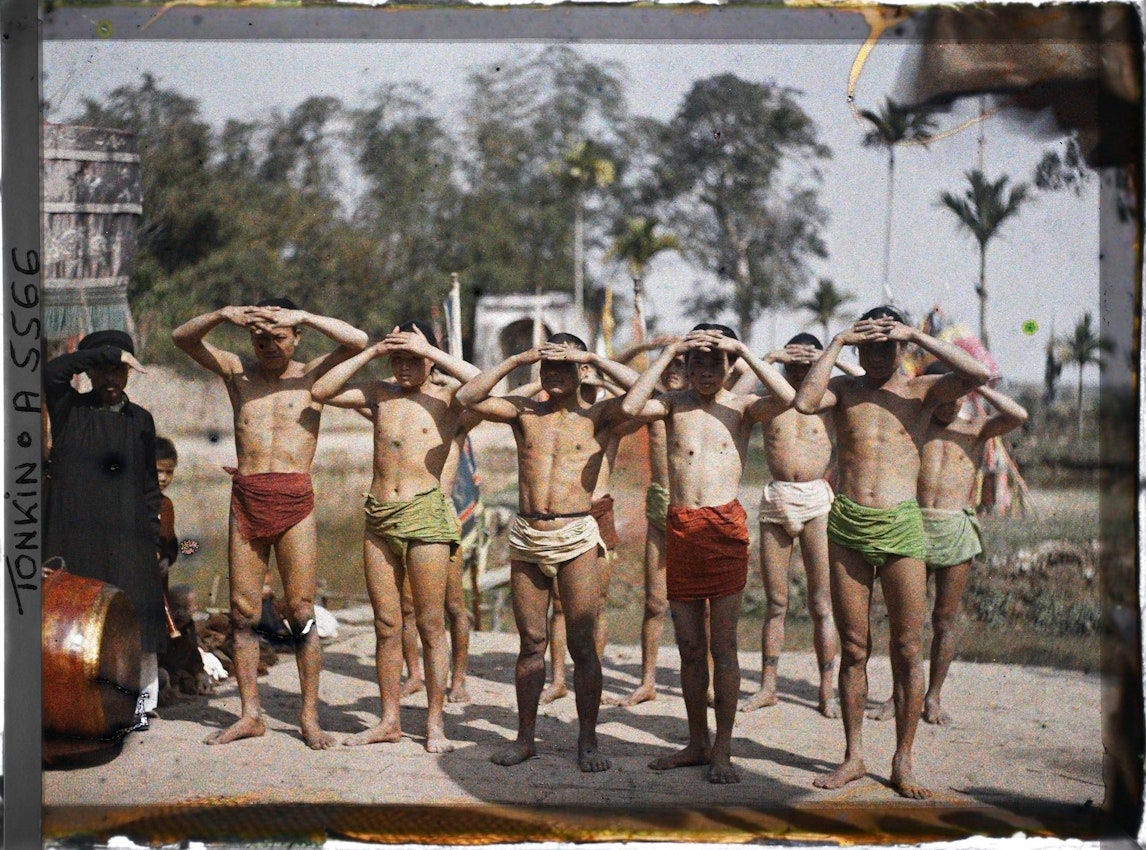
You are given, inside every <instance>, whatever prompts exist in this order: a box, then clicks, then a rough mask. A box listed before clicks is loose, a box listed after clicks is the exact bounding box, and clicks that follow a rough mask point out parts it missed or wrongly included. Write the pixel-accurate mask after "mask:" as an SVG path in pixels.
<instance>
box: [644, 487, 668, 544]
mask: <svg viewBox="0 0 1146 850" xmlns="http://www.w3.org/2000/svg"><path fill="white" fill-rule="evenodd" d="M668 509H669V491H668V487H666V486H665V485H663V484H658V483H657V482H655V481H654V482H652V483H651V484H649V489H648V490H646V491H645V518H646V519H647V520H648V521H649V525H651V526H652V527H653V528H659V529H660V530H661V531H662V532H663V531H664V530H665V519H666V518H667V517H668Z"/></svg>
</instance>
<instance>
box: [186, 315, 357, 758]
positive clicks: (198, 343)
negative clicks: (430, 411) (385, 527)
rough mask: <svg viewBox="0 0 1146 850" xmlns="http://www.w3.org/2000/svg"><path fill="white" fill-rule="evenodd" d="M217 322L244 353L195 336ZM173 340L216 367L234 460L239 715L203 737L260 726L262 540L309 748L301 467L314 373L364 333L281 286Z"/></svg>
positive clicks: (309, 590)
mask: <svg viewBox="0 0 1146 850" xmlns="http://www.w3.org/2000/svg"><path fill="white" fill-rule="evenodd" d="M227 322H229V323H230V324H233V325H235V326H236V327H240V328H245V329H247V330H248V331H249V332H250V336H251V345H252V347H253V349H254V354H255V357H254V360H249V359H246V358H242V357H240V356H238V355H237V354H234V353H232V352H230V351H224V350H222V349H219V348H216V347H215V346H213V345H211V344H210V343H207V342H205V341H204V337H206V336H207V334H208V333H210V332H211V331H212V330H213V329H214V328H216V327H218V326H219V325H221V324H224V323H227ZM303 327H311V328H314V329H315V330H317V331H318V332H319V333H322V334H323V335H325V336H327V337H329V338H330V339H332V340H333V341H334V342H336V343H337V344H338V348H336V349H335V350H334V351H332V352H330V353H329V354H325V355H323V356H321V357H317V358H315V359H313V360H311V361H310V362H308V363H303V362H301V361H298V360H295V359H294V353H295V349H296V348H297V347H298V344H299V341H300V340H301V338H302V328H303ZM172 339H173V340H174V342H175V345H176V346H177V347H179V348H180V349H181V350H182V351H184V352H185V353H186V354H187V355H188V356H189V357H191V359H192V360H194V361H195V362H196V363H198V364H199V365H200V366H202V367H204V368H205V369H208V370H210V371H211V372H214V373H215V374H216V375H218V376H219V377H220V378H222V379H223V383H224V385H225V386H226V388H227V395H228V396H229V397H230V399H231V406H232V408H233V409H234V422H235V449H236V451H237V453H238V468H237V469H228V472H230V473H231V474H232V489H231V516H230V526H229V535H230V543H229V547H228V557H229V563H230V580H231V622H232V624H233V626H234V636H235V637H234V640H235V654H234V662H235V675H236V678H237V679H238V682H239V701H240V704H241V706H242V708H241V716H240V718H239V719H238V720H237V721H236V722H235V723H234V724H232V725H231V726H230V727H228V728H227V729H223V730H221V731H219V732H216V733H214V734H212V735H210V736H208V737H207V739H206V740H205V741H204V743H207V744H226V743H229V742H231V741H237V740H239V739H241V738H251V737H256V736H259V735H263V734H265V732H266V726H265V725H264V723H263V719H262V709H261V707H260V705H259V692H258V681H257V678H256V677H257V674H258V664H259V640H258V637H257V636H256V634H255V632H254V625H255V624H256V623H257V622H258V621H259V616H260V614H261V612H262V589H263V577H264V575H265V574H266V572H267V569H268V567H269V565H270V554H271V550H272V549H273V550H274V554H275V563H276V564H277V565H278V568H279V573H280V574H281V576H282V582H283V590H284V593H285V595H286V602H287V607H288V617H287V620H288V623H289V626H290V629H291V632H292V634H293V637H294V644H295V659H296V661H297V663H298V672H299V680H300V684H301V689H302V710H301V713H300V718H299V725H300V727H301V729H302V736H303V740H305V741H306V744H307V746H309V747H311V748H312V749H325V748H327V747H330V746H332V745H333V744H334V743H335V740H334V738H333V737H332V736H330V735H328V734H326V733H324V732H323V731H322V729H321V728H320V727H319V724H318V676H319V669H320V667H321V664H322V647H321V645H320V643H319V639H318V630H317V629H316V628H314V594H315V590H316V585H317V574H316V570H317V560H318V549H317V542H316V540H315V519H314V490H313V488H312V486H311V480H310V467H311V464H312V463H313V461H314V452H315V448H316V446H317V443H318V429H319V423H320V420H321V417H322V405H321V404H320V403H319V402H317V401H315V399H314V397H313V396H312V395H311V388H312V387H313V386H314V383H315V381H317V380H318V379H319V378H321V377H322V376H323V375H325V374H326V373H327V372H328V371H329V370H330V369H332V368H333V367H334V366H336V365H337V364H339V363H341V362H342V361H344V360H346V359H347V358H349V357H351V356H352V355H354V354H355V353H357V352H359V351H361V350H362V349H363V348H365V347H366V334H364V333H363V332H362V331H359V330H356V329H355V328H353V327H351V326H350V325H348V324H347V323H346V322H343V321H340V320H338V319H332V318H329V317H327V316H318V315H315V314H313V313H307V312H304V311H302V310H299V309H297V308H296V307H295V305H294V303H293V302H291V301H290V300H289V299H286V298H272V299H266V300H264V301H260V302H259V303H258V304H257V305H255V306H253V307H233V306H232V307H223V308H222V309H220V310H215V311H212V312H210V313H205V314H203V315H202V316H198V317H196V318H194V319H191V320H190V321H189V322H187V323H185V324H183V325H181V326H180V327H178V328H176V329H175V331H174V332H173V333H172Z"/></svg>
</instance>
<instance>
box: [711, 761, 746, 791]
mask: <svg viewBox="0 0 1146 850" xmlns="http://www.w3.org/2000/svg"><path fill="white" fill-rule="evenodd" d="M708 781H709V782H711V783H712V784H713V785H731V784H732V783H734V782H739V781H740V773H739V772H738V771H737V770H736V768H735V767H733V766H732V760H731V759H729V758H728V757H726V756H723V757H719V758H718V757H716V756H713V757H712V763H711V764H710V765H709V766H708Z"/></svg>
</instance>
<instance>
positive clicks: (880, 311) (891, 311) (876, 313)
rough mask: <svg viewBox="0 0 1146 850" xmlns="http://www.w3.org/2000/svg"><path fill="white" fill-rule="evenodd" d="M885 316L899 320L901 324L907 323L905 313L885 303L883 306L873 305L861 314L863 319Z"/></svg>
mask: <svg viewBox="0 0 1146 850" xmlns="http://www.w3.org/2000/svg"><path fill="white" fill-rule="evenodd" d="M883 318H888V319H893V320H895V321H897V322H899V323H900V324H901V325H906V324H907V319H906V318H904V316H903V314H902V313H901V312H899V311H898V310H896V309H895V308H894V307H892V306H890V305H887V304H884V305H883V306H882V307H872V308H871V309H870V310H868V311H867V312H866V313H864V314H863V315H862V316H860V319H861V320H863V319H883Z"/></svg>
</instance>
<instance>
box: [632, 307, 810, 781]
mask: <svg viewBox="0 0 1146 850" xmlns="http://www.w3.org/2000/svg"><path fill="white" fill-rule="evenodd" d="M680 354H684V355H685V357H686V364H687V373H688V380H689V388H688V389H685V390H678V391H676V392H668V393H665V394H663V395H661V396H659V397H657V398H653V397H652V396H653V391H654V389H655V387H656V384H657V382H658V381H659V380H660V379H661V376H662V375H663V374H664V372H665V370H666V369H667V368H668V367H669V364H670V363H672V361H673V360H674V359H675V358H676V357H677V356H678V355H680ZM737 357H743V358H745V359H746V360H747V361H748V364H749V366H750V368H751V369H752V371H753V372H755V373H756V375H757V376H758V377H759V378H760V380H761V381H763V382H764V385H765V386H766V387H767V388H768V390H769V392H768V393H767V394H765V395H763V396H756V395H736V394H734V393H732V392H730V391H729V390H727V389H726V388H725V387H724V381H725V379H726V378H727V376H728V372H729V369H730V367H731V365H732V363H731V362H730V361H735V359H736V358H737ZM794 396H795V391H794V390H793V389H792V386H791V385H790V384H789V383H788V382H787V381H785V380H784V377H783V376H782V375H781V374H780V373H779V372H778V371H777V370H776V369H775V368H774V367H772V366H770V365H768V364H767V363H763V362H762V361H760V360H759V359H757V358H756V357H755V355H753V354H752V352H751V351H749V350H748V348H747V347H745V346H744V344H743V343H741V342H740V341H739V340H738V339H737V338H736V335H735V334H734V333H733V332H732V330H731V329H730V328H727V327H725V326H723V325H715V324H708V323H704V324H700V325H697V326H696V327H695V328H694V329H693V330H692V332H691V333H689V334H688V335H687V336H686V337H685V338H684V339H682V340H677V341H675V342H673V343H672V344H670V345H668V346H667V347H666V348H665V349H664V351H662V352H661V355H660V357H659V358H657V361H656V362H655V363H654V364H653V365H652V366H651V367H650V368H649V369H648V370H647V371H646V372H645V373H644V374H643V375H642V376H641V379H640V380H639V381H638V382H637V384H636V385H635V386H634V387H633V388H632V389H631V390H630V391H629V393H628V395H627V396H626V397H625V401H624V411H625V413H627V414H628V415H629V416H632V417H634V418H637V419H639V420H641V421H644V422H653V421H657V420H663V421H664V422H665V426H666V431H667V435H668V447H669V448H668V466H669V469H668V471H669V490H670V502H669V509H668V516H667V521H666V525H665V579H666V584H667V589H668V599H669V607H670V608H671V610H672V615H673V625H674V626H675V629H676V637H677V646H678V647H679V648H680V655H681V689H682V691H683V692H684V703H685V711H686V712H687V715H688V732H689V741H688V745H687V746H686V747H685V748H684V749H683V750H681V751H680V752H678V753H674V754H672V755H669V756H665V757H663V758H659V759H657V760H655V761H653V762H652V763H651V764H650V765H649V767H651V768H653V769H654V770H668V769H671V768H675V767H684V766H688V765H699V764H707V765H708V766H709V768H708V779H709V781H710V782H715V783H730V782H739V781H740V776H739V774H738V773H737V771H736V768H735V767H733V765H732V761H731V755H732V754H731V747H732V725H733V722H734V720H735V717H736V699H737V695H738V693H739V691H740V664H739V661H738V660H737V655H736V622H737V618H738V616H739V613H740V594H741V591H743V589H744V584H745V581H746V579H747V577H748V526H747V521H746V520H747V518H746V515H745V512H744V508H743V507H742V506H741V505H740V502H739V501H738V500H737V498H736V497H737V492H738V490H739V487H740V476H741V474H742V473H743V471H744V462H745V457H746V455H747V451H748V438H749V435H750V434H751V432H752V428H753V427H754V426H755V425H756V423H757V422H762V421H765V420H767V419H770V418H772V417H773V416H775V415H776V413H778V412H779V411H780V410H783V409H785V408H787V407H788V406H789V405H790V404H791V403H792V398H793V397H794ZM706 602H707V603H708V606H707V607H708V609H709V619H710V629H709V631H710V635H709V636H708V637H707V639H706V635H705V609H706V605H705V603H706ZM710 647H711V655H712V661H713V670H714V672H713V690H714V695H715V704H716V738H715V740H712V741H710V739H709V733H708V707H707V701H706V692H707V690H708V678H709V674H708V655H709V652H710Z"/></svg>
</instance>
